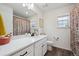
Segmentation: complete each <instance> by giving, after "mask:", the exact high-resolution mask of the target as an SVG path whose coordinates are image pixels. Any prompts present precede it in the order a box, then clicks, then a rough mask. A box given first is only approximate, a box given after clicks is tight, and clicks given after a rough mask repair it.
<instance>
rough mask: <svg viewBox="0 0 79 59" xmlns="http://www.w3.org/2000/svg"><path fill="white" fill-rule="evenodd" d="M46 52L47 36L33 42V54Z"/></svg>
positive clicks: (41, 54)
mask: <svg viewBox="0 0 79 59" xmlns="http://www.w3.org/2000/svg"><path fill="white" fill-rule="evenodd" d="M46 52H47V38H43V39H42V40H40V41H38V42H36V43H35V56H44V55H45V53H46Z"/></svg>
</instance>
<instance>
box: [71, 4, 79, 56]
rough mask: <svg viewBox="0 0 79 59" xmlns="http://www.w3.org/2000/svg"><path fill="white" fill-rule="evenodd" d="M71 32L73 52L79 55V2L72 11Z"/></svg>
mask: <svg viewBox="0 0 79 59" xmlns="http://www.w3.org/2000/svg"><path fill="white" fill-rule="evenodd" d="M70 32H71V35H70V36H71V48H72V52H73V53H74V54H75V55H77V56H79V4H76V5H75V6H74V7H73V9H72V10H71V12H70Z"/></svg>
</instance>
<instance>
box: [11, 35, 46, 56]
mask: <svg viewBox="0 0 79 59" xmlns="http://www.w3.org/2000/svg"><path fill="white" fill-rule="evenodd" d="M20 44H21V43H20ZM22 44H23V43H22ZM16 47H17V46H16ZM46 52H47V37H46V36H45V37H37V38H35V41H34V42H33V43H32V44H30V45H28V46H26V47H25V48H21V49H19V50H17V51H16V52H15V53H13V54H11V56H44V55H45V53H46Z"/></svg>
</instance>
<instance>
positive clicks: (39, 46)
mask: <svg viewBox="0 0 79 59" xmlns="http://www.w3.org/2000/svg"><path fill="white" fill-rule="evenodd" d="M35 56H42V44H41V41H39V42H36V44H35Z"/></svg>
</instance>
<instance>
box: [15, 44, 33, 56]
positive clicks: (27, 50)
mask: <svg viewBox="0 0 79 59" xmlns="http://www.w3.org/2000/svg"><path fill="white" fill-rule="evenodd" d="M30 53H32V54H33V45H31V46H29V47H27V48H25V49H23V50H21V51H19V52H17V53H16V54H14V55H13V56H27V55H28V54H30Z"/></svg>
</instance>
